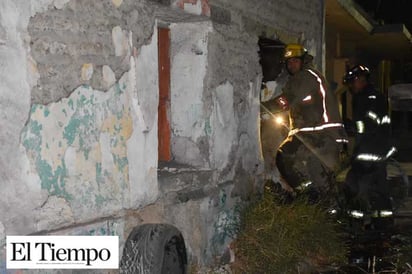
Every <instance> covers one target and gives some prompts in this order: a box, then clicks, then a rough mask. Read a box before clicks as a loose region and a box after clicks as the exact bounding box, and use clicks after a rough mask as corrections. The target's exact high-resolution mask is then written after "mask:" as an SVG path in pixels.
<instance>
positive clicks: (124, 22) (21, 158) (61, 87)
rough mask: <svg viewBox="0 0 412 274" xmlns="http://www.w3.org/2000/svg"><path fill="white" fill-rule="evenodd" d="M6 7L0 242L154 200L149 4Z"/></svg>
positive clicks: (76, 0) (153, 36) (153, 58)
mask: <svg viewBox="0 0 412 274" xmlns="http://www.w3.org/2000/svg"><path fill="white" fill-rule="evenodd" d="M0 5H1V6H0V7H1V17H0V18H1V21H0V23H1V24H0V25H1V29H2V30H3V34H2V35H3V36H2V37H1V41H2V43H1V45H0V54H1V57H2V63H1V74H0V82H1V84H0V85H1V91H2V92H1V93H0V94H1V95H0V96H1V100H0V104H1V108H0V113H1V115H0V119H2V121H1V124H2V131H1V133H0V138H1V142H0V146H1V152H2V153H1V156H0V163H1V168H0V175H1V176H0V178H2V191H3V193H4V194H5V195H3V198H2V199H0V208H1V210H0V228H1V229H0V232H1V234H0V241H1V243H3V241H4V236H5V235H6V234H27V233H32V232H36V231H42V230H46V231H47V230H52V229H55V228H58V227H61V226H65V225H68V224H72V223H73V222H77V223H79V222H80V223H81V222H84V221H88V220H91V219H94V218H99V217H100V216H110V215H113V214H116V212H118V211H119V210H122V209H124V208H137V207H139V206H141V205H145V204H148V203H150V202H153V201H154V200H155V199H156V198H157V196H158V194H157V193H158V187H157V172H156V171H157V105H158V82H157V81H158V80H157V79H158V76H157V31H156V26H155V24H154V20H155V19H154V17H153V16H152V7H151V6H150V5H148V4H146V3H145V2H144V1H131V0H130V1H109V0H107V1H82V0H72V1H70V2H69V1H31V2H27V1H2V3H1V4H0ZM139 20H142V22H140V21H139ZM3 125H4V127H3ZM130 166H132V168H130Z"/></svg>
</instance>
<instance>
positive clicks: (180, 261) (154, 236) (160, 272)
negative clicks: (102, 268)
mask: <svg viewBox="0 0 412 274" xmlns="http://www.w3.org/2000/svg"><path fill="white" fill-rule="evenodd" d="M186 268H187V256H186V247H185V242H184V239H183V236H182V234H181V233H180V232H179V230H178V229H177V228H175V227H174V226H171V225H167V224H144V225H141V226H139V227H136V228H135V229H133V231H132V232H131V233H130V235H129V237H128V238H127V241H126V244H125V246H124V249H123V256H122V259H121V261H120V273H127V274H129V273H130V274H131V273H133V274H137V273H139V274H185V273H186Z"/></svg>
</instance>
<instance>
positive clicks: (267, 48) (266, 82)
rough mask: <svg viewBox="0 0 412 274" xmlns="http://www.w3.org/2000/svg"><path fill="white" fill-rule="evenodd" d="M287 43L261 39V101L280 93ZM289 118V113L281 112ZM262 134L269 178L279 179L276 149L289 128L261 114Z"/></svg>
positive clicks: (284, 73)
mask: <svg viewBox="0 0 412 274" xmlns="http://www.w3.org/2000/svg"><path fill="white" fill-rule="evenodd" d="M284 48H285V44H284V43H282V42H281V41H280V40H273V39H268V38H260V39H259V56H260V64H261V66H262V73H263V79H262V86H261V94H260V101H261V102H264V101H268V100H271V99H273V98H275V97H277V96H279V95H280V93H281V90H282V87H283V85H284V84H285V82H286V80H287V78H288V76H287V73H286V72H285V71H284V69H283V68H284V65H283V63H282V56H283V51H284ZM277 115H282V116H283V118H284V119H285V121H286V119H287V113H279V114H277ZM260 130H261V132H260V136H261V145H262V153H263V158H264V161H265V173H266V174H267V178H268V179H271V180H273V181H275V182H276V181H278V178H279V174H278V171H277V168H276V161H275V159H276V151H277V148H278V147H279V145H280V144H281V143H282V141H283V140H284V139H285V138H286V136H287V129H286V128H285V127H282V126H281V125H277V124H276V123H275V121H274V119H273V116H270V115H265V114H263V115H261V124H260Z"/></svg>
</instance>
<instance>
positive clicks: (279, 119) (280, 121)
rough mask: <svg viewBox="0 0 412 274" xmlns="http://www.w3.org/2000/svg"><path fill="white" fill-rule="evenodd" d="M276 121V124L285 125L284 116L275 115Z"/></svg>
mask: <svg viewBox="0 0 412 274" xmlns="http://www.w3.org/2000/svg"><path fill="white" fill-rule="evenodd" d="M275 122H276V124H278V125H283V123H284V122H285V121H284V120H283V118H282V117H280V116H276V117H275Z"/></svg>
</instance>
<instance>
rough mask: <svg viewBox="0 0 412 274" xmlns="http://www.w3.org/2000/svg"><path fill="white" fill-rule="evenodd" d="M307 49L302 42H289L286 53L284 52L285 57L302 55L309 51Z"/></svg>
mask: <svg viewBox="0 0 412 274" xmlns="http://www.w3.org/2000/svg"><path fill="white" fill-rule="evenodd" d="M307 52H308V51H307V49H305V48H304V47H303V46H302V45H300V44H288V45H287V46H286V48H285V53H284V54H283V58H285V59H289V58H294V57H297V58H299V57H302V56H304V55H305V54H306V53H307Z"/></svg>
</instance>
